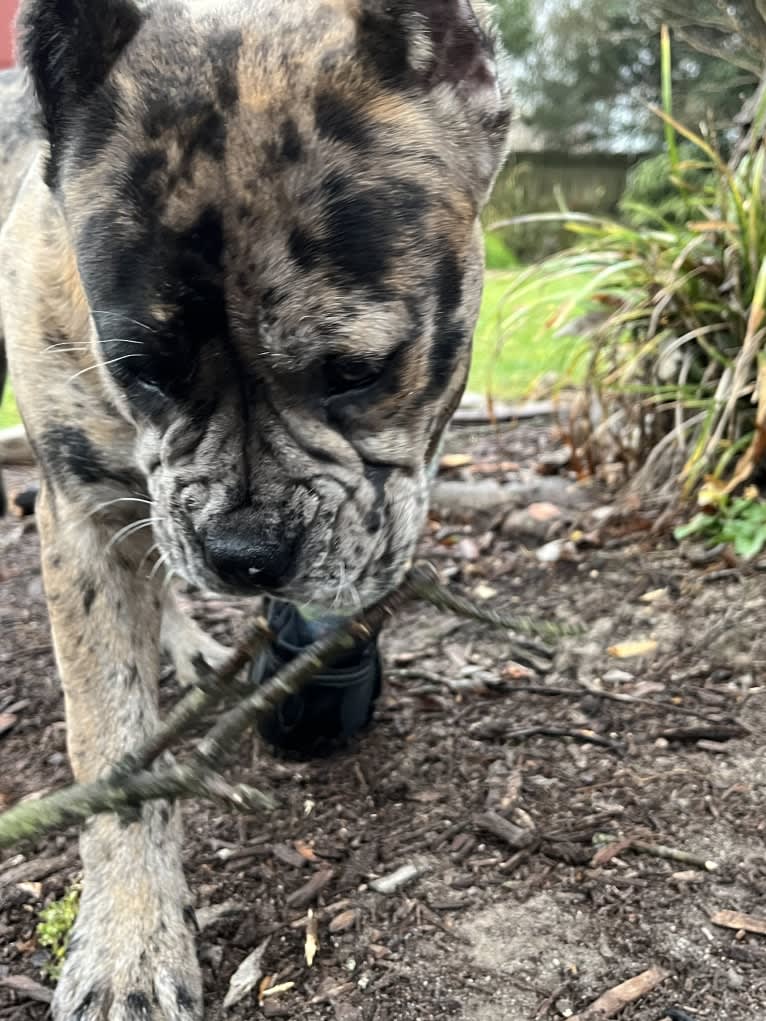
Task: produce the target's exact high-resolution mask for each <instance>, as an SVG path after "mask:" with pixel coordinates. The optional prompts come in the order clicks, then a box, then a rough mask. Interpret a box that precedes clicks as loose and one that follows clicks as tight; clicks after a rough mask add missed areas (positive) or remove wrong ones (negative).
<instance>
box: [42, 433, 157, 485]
mask: <svg viewBox="0 0 766 1021" xmlns="http://www.w3.org/2000/svg"><path fill="white" fill-rule="evenodd" d="M40 446H41V453H42V459H43V461H44V463H45V465H46V468H47V469H48V472H49V473H50V476H51V478H53V479H54V480H55V481H57V482H59V483H66V482H71V481H73V480H75V481H77V482H81V483H83V484H85V485H92V484H93V483H96V482H103V481H104V480H105V479H109V480H111V481H114V482H119V483H121V484H123V485H136V483H137V478H136V476H135V475H134V474H132V473H131V472H129V471H125V472H120V471H118V470H116V469H114V468H112V467H110V466H109V465H108V464H107V463H106V461H105V460H104V459H103V457H102V456H101V454H100V453H99V452H98V451H97V450H96V448H95V447H94V446H93V444H92V443H91V441H90V439H89V438H88V437H87V435H86V434H85V433H84V432H83V431H82V430H81V429H78V428H77V427H76V426H70V425H52V426H49V427H48V428H47V429H46V430H45V432H44V433H43V435H42V441H41V445H40Z"/></svg>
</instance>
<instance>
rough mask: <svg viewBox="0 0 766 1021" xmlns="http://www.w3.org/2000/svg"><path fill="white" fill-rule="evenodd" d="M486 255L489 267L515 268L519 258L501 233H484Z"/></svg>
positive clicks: (486, 262)
mask: <svg viewBox="0 0 766 1021" xmlns="http://www.w3.org/2000/svg"><path fill="white" fill-rule="evenodd" d="M484 255H485V264H486V267H487V269H515V268H516V267H517V266H518V265H519V260H518V259H517V258H516V255H515V253H514V252H512V251H511V249H510V248H509V247H508V245H507V244H506V243H505V241H504V240H503V239H502V238H501V237H500V235H499V234H492V233H489V232H488V233H486V234H485V235H484Z"/></svg>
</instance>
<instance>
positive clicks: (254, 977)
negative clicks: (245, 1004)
mask: <svg viewBox="0 0 766 1021" xmlns="http://www.w3.org/2000/svg"><path fill="white" fill-rule="evenodd" d="M270 942H271V937H269V938H268V939H265V940H264V941H263V943H261V944H260V946H258V947H256V948H255V950H253V952H252V953H251V954H248V955H247V957H246V958H245V959H244V961H243V962H242V964H240V966H239V967H238V968H237V970H236V971H235V972H234V974H233V975H232V976H231V981H230V982H229V990H228V992H227V993H226V999H225V1000H224V1001H223V1006H224V1010H228V1009H229V1008H230V1007H233V1006H234V1005H235V1004H237V1003H239V1002H240V1000H243V999H244V998H245V997H246V996H247V994H248V993H249V992H251V991H252V990H253V989H254V988H255V986H256V985H257V983H258V981H259V979H260V978H261V976H262V975H263V968H262V964H263V955H264V954H265V953H266V949H267V947H268V945H269V943H270Z"/></svg>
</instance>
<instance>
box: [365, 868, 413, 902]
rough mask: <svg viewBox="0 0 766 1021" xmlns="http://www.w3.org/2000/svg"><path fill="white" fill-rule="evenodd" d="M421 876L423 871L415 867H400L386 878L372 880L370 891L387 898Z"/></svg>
mask: <svg viewBox="0 0 766 1021" xmlns="http://www.w3.org/2000/svg"><path fill="white" fill-rule="evenodd" d="M422 874H423V869H421V868H419V867H418V866H417V865H402V867H401V868H400V869H397V870H396V872H391V873H390V874H389V875H387V876H381V877H380V879H374V880H373V881H372V882H371V883H370V889H372V890H374V891H375V893H382V894H385V895H387V896H388V895H390V894H392V893H397V892H398V891H399V890H401V888H402V887H403V886H406V885H407V883H411V882H412V881H413V880H414V879H417V878H418V877H419V876H421V875H422Z"/></svg>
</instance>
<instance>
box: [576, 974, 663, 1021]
mask: <svg viewBox="0 0 766 1021" xmlns="http://www.w3.org/2000/svg"><path fill="white" fill-rule="evenodd" d="M669 977H670V972H669V971H665V970H664V969H662V968H656V967H653V968H649V969H648V971H644V972H642V973H641V974H640V975H636V977H635V978H630V979H628V981H627V982H622V983H620V985H618V986H615V987H614V988H613V989H609V990H608V991H607V992H605V993H603V995H601V996H599V998H598V999H597V1000H595V1001H594V1002H593V1003H592V1004H591V1005H590V1007H586V1008H585V1010H583V1011H581V1012H580V1013H579V1014H575V1015H574V1017H571V1018H570V1019H569V1021H606V1019H607V1018H610V1017H614V1016H615V1014H619V1013H620V1011H621V1010H624V1009H625V1008H626V1007H627V1006H628V1005H629V1004H631V1003H635V1001H636V1000H640V999H641V998H642V997H644V996H647V995H648V994H649V993H651V991H652V990H653V989H656V987H657V986H658V985H659V984H660V983H661V982H664V981H665V979H667V978H669Z"/></svg>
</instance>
